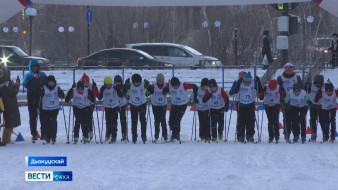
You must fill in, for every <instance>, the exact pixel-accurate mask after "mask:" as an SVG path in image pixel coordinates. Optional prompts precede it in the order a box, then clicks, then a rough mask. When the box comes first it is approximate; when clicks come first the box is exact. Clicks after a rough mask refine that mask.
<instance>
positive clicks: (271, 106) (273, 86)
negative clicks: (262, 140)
mask: <svg viewBox="0 0 338 190" xmlns="http://www.w3.org/2000/svg"><path fill="white" fill-rule="evenodd" d="M285 95H286V93H285V91H284V88H283V87H282V86H280V85H278V84H277V80H276V79H271V80H270V81H269V83H268V84H266V85H264V87H263V89H262V91H261V93H260V94H259V99H261V100H264V107H265V113H266V116H267V118H268V131H269V143H271V142H272V141H273V139H275V141H276V143H278V141H279V108H280V102H281V97H285Z"/></svg>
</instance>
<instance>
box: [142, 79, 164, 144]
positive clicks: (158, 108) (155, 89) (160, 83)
mask: <svg viewBox="0 0 338 190" xmlns="http://www.w3.org/2000/svg"><path fill="white" fill-rule="evenodd" d="M166 85H167V84H166V83H164V75H163V74H162V73H158V74H157V76H156V83H155V84H152V85H149V86H148V87H147V90H148V92H149V93H150V94H151V104H152V109H153V114H154V123H155V140H154V143H157V142H158V137H159V134H160V125H161V126H162V137H163V139H164V141H167V140H168V134H167V123H166V112H167V97H166V95H163V94H162V91H163V88H164V87H165V86H166Z"/></svg>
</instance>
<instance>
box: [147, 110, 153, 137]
mask: <svg viewBox="0 0 338 190" xmlns="http://www.w3.org/2000/svg"><path fill="white" fill-rule="evenodd" d="M147 106H148V111H147V112H148V113H147V114H148V116H149V126H150V134H151V143H154V140H153V127H152V124H151V116H150V104H148V105H147Z"/></svg>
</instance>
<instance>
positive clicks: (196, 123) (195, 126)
mask: <svg viewBox="0 0 338 190" xmlns="http://www.w3.org/2000/svg"><path fill="white" fill-rule="evenodd" d="M195 113H196V111H195ZM196 125H197V116H195V141H196V128H197V127H196Z"/></svg>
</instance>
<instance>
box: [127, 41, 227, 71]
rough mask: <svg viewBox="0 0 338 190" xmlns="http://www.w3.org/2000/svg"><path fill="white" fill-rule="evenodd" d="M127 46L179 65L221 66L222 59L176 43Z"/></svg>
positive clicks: (198, 66) (196, 66) (194, 66)
mask: <svg viewBox="0 0 338 190" xmlns="http://www.w3.org/2000/svg"><path fill="white" fill-rule="evenodd" d="M126 48H129V49H138V50H142V51H144V52H147V53H148V54H150V55H152V56H154V57H155V58H157V59H159V60H162V61H170V62H172V63H174V64H175V66H178V67H191V68H205V67H216V68H218V67H220V66H222V63H221V61H219V60H218V59H217V58H215V57H210V56H206V55H203V54H202V53H200V52H198V51H197V50H195V49H193V48H191V47H189V46H185V45H181V44H174V43H138V44H127V45H126Z"/></svg>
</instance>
